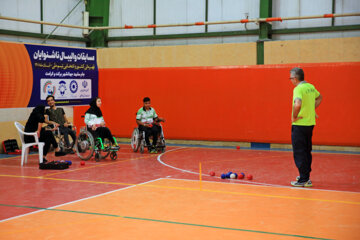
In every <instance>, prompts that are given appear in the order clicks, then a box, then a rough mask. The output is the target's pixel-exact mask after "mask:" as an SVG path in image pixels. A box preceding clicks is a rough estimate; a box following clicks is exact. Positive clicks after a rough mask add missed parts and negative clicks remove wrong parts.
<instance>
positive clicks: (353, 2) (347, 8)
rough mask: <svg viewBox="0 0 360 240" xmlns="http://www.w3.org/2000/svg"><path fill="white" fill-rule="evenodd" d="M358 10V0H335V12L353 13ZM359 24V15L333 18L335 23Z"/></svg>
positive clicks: (359, 3) (359, 2) (359, 8)
mask: <svg viewBox="0 0 360 240" xmlns="http://www.w3.org/2000/svg"><path fill="white" fill-rule="evenodd" d="M355 12H360V1H359V0H336V5H335V13H355ZM353 24H360V17H341V18H335V25H353Z"/></svg>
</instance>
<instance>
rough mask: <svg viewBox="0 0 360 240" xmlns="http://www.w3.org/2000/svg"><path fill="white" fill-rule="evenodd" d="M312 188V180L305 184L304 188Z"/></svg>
mask: <svg viewBox="0 0 360 240" xmlns="http://www.w3.org/2000/svg"><path fill="white" fill-rule="evenodd" d="M312 186H313V185H312V182H311V180H310V179H309V180H308V181H307V182H306V183H305V184H304V187H312Z"/></svg>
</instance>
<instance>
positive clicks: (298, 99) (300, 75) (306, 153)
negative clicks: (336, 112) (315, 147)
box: [290, 67, 322, 187]
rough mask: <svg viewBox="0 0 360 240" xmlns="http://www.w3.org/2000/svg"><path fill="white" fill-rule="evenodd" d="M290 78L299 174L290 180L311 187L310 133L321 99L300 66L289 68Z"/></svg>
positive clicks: (293, 132) (298, 184)
mask: <svg viewBox="0 0 360 240" xmlns="http://www.w3.org/2000/svg"><path fill="white" fill-rule="evenodd" d="M290 80H291V82H292V83H293V84H294V85H295V88H294V91H293V108H292V116H291V121H292V127H291V141H292V147H293V155H294V160H295V165H296V167H297V168H298V170H299V174H300V176H299V177H297V179H296V181H292V182H291V185H292V186H294V187H312V182H311V180H310V172H311V163H312V155H311V150H312V134H313V129H314V126H315V118H316V117H317V115H316V112H315V109H316V108H317V107H318V106H319V105H320V103H321V101H322V96H321V94H320V93H319V92H318V91H317V90H316V88H315V87H314V86H313V85H312V84H310V83H308V82H306V81H304V71H303V70H302V69H301V68H297V67H296V68H293V69H291V70H290Z"/></svg>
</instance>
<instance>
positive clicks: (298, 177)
mask: <svg viewBox="0 0 360 240" xmlns="http://www.w3.org/2000/svg"><path fill="white" fill-rule="evenodd" d="M299 179H300V176H297V177H296V181H299ZM307 183H308V185H311V186H309V187H312V182H311V180H310V179H309V181H307ZM305 187H306V186H305Z"/></svg>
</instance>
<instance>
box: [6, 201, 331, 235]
mask: <svg viewBox="0 0 360 240" xmlns="http://www.w3.org/2000/svg"><path fill="white" fill-rule="evenodd" d="M0 206H2V207H18V208H29V209H37V210H47V211H57V212H70V213H79V214H89V215H98V216H106V217H117V218H126V219H132V220H140V221H151V222H160V223H170V224H178V225H186V226H194V227H203V228H214V229H222V230H231V231H241V232H251V233H262V234H271V235H278V236H286V237H296V238H306V239H317V240H333V239H329V238H318V237H311V236H303V235H296V234H286V233H275V232H265V231H258V230H251V229H242V228H228V227H219V226H212V225H203V224H196V223H186V222H174V221H168V220H160V219H151V218H140V217H129V216H121V215H116V214H107V213H96V212H83V211H75V210H66V209H55V208H41V207H33V206H21V205H10V204H1V203H0Z"/></svg>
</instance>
